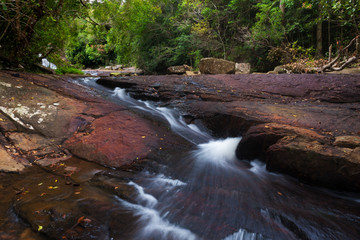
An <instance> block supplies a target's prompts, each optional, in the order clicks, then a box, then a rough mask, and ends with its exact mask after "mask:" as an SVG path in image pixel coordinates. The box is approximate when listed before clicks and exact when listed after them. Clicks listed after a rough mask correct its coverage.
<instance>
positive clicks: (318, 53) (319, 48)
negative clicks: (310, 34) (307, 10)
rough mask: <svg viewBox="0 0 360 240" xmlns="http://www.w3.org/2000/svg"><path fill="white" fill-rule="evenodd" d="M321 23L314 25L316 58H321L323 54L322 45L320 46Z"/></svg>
mask: <svg viewBox="0 0 360 240" xmlns="http://www.w3.org/2000/svg"><path fill="white" fill-rule="evenodd" d="M322 40H323V38H322V21H321V20H319V22H318V23H317V25H316V58H322V56H323V54H322V52H323V44H322Z"/></svg>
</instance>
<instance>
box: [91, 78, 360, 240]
mask: <svg viewBox="0 0 360 240" xmlns="http://www.w3.org/2000/svg"><path fill="white" fill-rule="evenodd" d="M87 84H88V85H91V86H92V87H93V86H94V84H93V83H87ZM107 93H108V94H111V95H112V97H113V98H116V99H118V100H121V102H122V103H123V104H126V105H127V106H128V107H130V108H133V109H135V110H136V109H137V110H140V111H142V112H145V113H149V114H151V115H154V116H156V117H158V118H162V119H164V120H165V121H167V122H168V124H169V125H170V127H171V129H172V130H173V131H174V132H175V133H177V134H179V135H180V136H182V137H183V138H184V139H186V140H187V141H189V142H191V143H193V144H194V149H189V153H188V155H187V157H186V158H184V159H181V160H177V161H173V163H172V164H171V165H169V166H166V167H165V168H164V169H163V171H162V172H160V173H156V174H155V173H151V172H147V171H144V172H142V173H140V174H139V177H138V178H137V179H135V180H134V181H133V182H129V183H128V185H129V186H132V187H133V188H134V189H135V190H136V192H137V198H136V199H135V200H136V203H130V202H127V201H126V200H124V199H120V198H117V201H118V203H119V204H120V205H121V206H122V207H125V208H126V209H128V210H129V211H131V212H132V213H133V214H134V216H137V217H138V220H137V223H136V224H137V229H138V230H137V232H136V233H135V234H134V236H133V237H132V239H164V240H168V239H224V240H247V239H249V240H254V239H355V238H356V237H357V236H360V227H357V228H354V223H357V224H358V225H360V218H359V217H358V216H359V215H358V213H359V212H360V210H359V207H360V206H359V203H357V202H356V201H354V200H353V199H344V198H341V197H340V196H338V195H336V194H335V193H331V194H329V193H328V192H326V191H325V190H323V189H316V188H310V187H306V186H303V185H302V184H300V183H298V182H297V181H295V180H294V179H291V178H288V177H285V176H283V175H279V174H273V173H269V172H267V171H266V170H265V165H264V164H263V163H261V162H258V161H252V162H251V163H249V162H247V161H239V160H237V159H236V156H235V149H236V146H237V145H238V143H239V141H240V138H227V139H213V138H212V137H211V136H210V135H209V134H208V133H207V132H206V131H203V130H200V128H198V127H197V126H195V125H192V124H190V125H189V124H186V123H185V121H184V120H183V119H182V118H181V115H180V114H179V113H178V112H177V111H175V110H172V109H168V108H163V107H156V106H155V105H154V104H152V103H150V102H144V101H137V100H135V99H133V98H131V97H130V96H129V95H128V94H127V93H126V92H125V90H124V89H119V88H117V89H115V90H114V91H108V92H107ZM349 209H354V211H356V213H355V214H354V215H352V213H351V212H352V211H349ZM355 225H356V224H355Z"/></svg>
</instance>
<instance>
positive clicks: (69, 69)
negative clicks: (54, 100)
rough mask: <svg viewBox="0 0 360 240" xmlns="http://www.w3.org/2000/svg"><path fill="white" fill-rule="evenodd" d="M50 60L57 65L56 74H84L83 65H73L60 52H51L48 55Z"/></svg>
mask: <svg viewBox="0 0 360 240" xmlns="http://www.w3.org/2000/svg"><path fill="white" fill-rule="evenodd" d="M48 60H49V61H50V62H51V63H53V64H55V65H56V66H57V68H56V70H55V73H56V74H60V75H62V74H80V75H82V74H84V73H83V72H82V71H81V70H79V69H81V68H83V65H81V64H77V65H72V64H71V63H70V62H68V61H67V60H66V59H64V58H62V57H61V56H60V55H59V54H51V55H49V56H48Z"/></svg>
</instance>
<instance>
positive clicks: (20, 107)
mask: <svg viewBox="0 0 360 240" xmlns="http://www.w3.org/2000/svg"><path fill="white" fill-rule="evenodd" d="M73 77H74V78H75V77H78V76H73ZM98 82H99V83H100V84H103V85H104V86H107V87H111V88H115V87H123V88H126V89H127V91H128V92H129V93H130V94H131V95H132V96H133V97H135V98H137V99H143V100H153V101H158V102H161V105H162V106H170V107H175V108H177V109H180V110H181V111H183V113H184V115H183V117H184V120H185V121H186V122H187V123H197V124H198V125H200V126H201V125H204V126H206V127H208V128H209V129H210V130H211V131H212V132H213V135H215V136H219V137H228V136H240V135H243V139H242V141H241V142H240V144H239V146H238V150H237V156H238V157H239V158H241V159H246V160H250V159H253V158H260V159H262V160H263V161H265V162H266V163H267V168H268V169H269V170H271V171H276V172H282V173H285V174H289V175H292V176H295V177H297V178H299V179H302V180H303V181H305V182H306V183H310V184H317V185H322V186H327V187H332V188H338V189H341V190H344V189H346V190H353V191H359V190H360V184H359V182H360V175H359V172H360V167H359V166H360V159H359V156H360V150H359V149H360V146H359V135H360V122H359V116H360V91H359V90H360V78H359V77H358V75H276V76H275V75H199V76H176V75H175V76H132V77H102V78H100V79H99V80H98ZM0 93H1V101H0V132H1V133H0V144H1V146H0V168H1V173H0V174H1V176H0V191H1V192H2V194H3V196H4V198H3V199H1V210H2V211H1V212H2V214H1V215H0V226H1V227H0V238H4V239H6V238H8V239H35V240H43V239H49V238H51V239H111V238H113V239H131V237H132V236H133V235H132V233H133V232H135V231H136V227H134V226H136V224H134V223H135V222H136V221H137V220H138V218H139V216H135V215H134V214H132V213H131V212H129V211H128V210H127V209H125V208H124V207H122V206H121V205H120V204H119V201H121V200H126V201H127V202H129V203H134V202H136V200H135V198H136V194H137V191H138V190H136V189H135V188H134V187H133V186H131V185H129V184H128V183H129V182H131V181H132V180H133V179H134V178H136V176H137V175H136V174H137V173H138V172H139V171H140V170H142V169H144V168H146V169H147V170H148V171H150V172H152V173H157V172H158V170H159V169H161V168H163V166H164V164H166V163H168V162H174V161H179V159H182V157H180V156H181V155H182V154H184V153H186V152H187V151H189V149H191V146H190V144H189V143H186V142H185V141H184V140H183V139H181V138H180V137H179V136H177V135H175V134H174V133H172V132H171V131H170V130H169V129H168V127H167V126H164V124H163V123H162V122H161V121H160V122H159V119H154V118H151V117H149V116H143V115H141V114H138V113H135V112H133V111H132V110H129V109H128V108H126V107H124V106H121V105H117V104H115V103H112V102H110V101H107V100H104V99H103V98H100V97H99V94H98V93H97V92H96V91H95V90H93V89H91V88H85V87H82V86H79V85H77V84H74V83H73V82H72V81H71V77H70V76H68V77H61V78H60V77H56V76H47V75H35V74H28V73H20V74H17V75H14V74H13V73H12V72H1V73H0ZM73 156H75V157H73ZM76 157H80V158H82V159H78V158H76ZM186 167H187V168H188V167H189V166H186ZM233 180H234V182H236V181H238V179H235V178H234V179H233ZM284 188H285V187H284ZM153 191H154V192H155V193H156V192H157V191H159V190H158V189H156V188H154V189H153ZM274 191H275V194H276V196H277V197H278V198H279V199H280V198H281V197H283V196H282V194H281V193H279V192H278V193H276V191H280V190H274ZM233 193H234V190H233V189H232V188H231V186H230V187H229V189H227V190H226V191H225V190H224V191H223V195H224V196H229V197H230V196H231V195H232V194H233ZM155 195H156V194H155ZM206 197H207V195H204V198H206ZM311 199H312V198H309V199H308V201H312V200H311ZM188 201H190V202H191V198H189V199H188ZM279 205H281V204H280V203H279ZM344 206H345V205H344ZM349 206H351V207H349V209H350V208H352V207H356V206H357V205H356V204H355V203H354V204H353V205H352V204H350V205H349ZM295 207H296V206H295ZM344 208H345V207H344ZM244 209H245V208H244ZM349 209H345V210H344V212H350V210H349ZM219 211H220V210H219ZM244 211H245V210H244ZM309 211H310V210H309ZM311 211H312V210H311ZM199 214H200V213H199ZM269 214H270V215H271V214H273V215H274V216H275V215H276V216H275V217H274V218H278V219H280V220H279V221H280V222H281V223H282V224H283V225H287V226H288V228H289V229H294V230H293V231H294V232H296V231H297V232H298V233H297V236H298V237H299V238H301V236H306V233H304V232H302V230H301V229H300V228H299V229H298V230H297V228H298V226H296V224H295V223H293V221H292V220H291V219H292V218H291V217H286V216H285V215H279V216H278V215H277V214H278V213H276V212H274V213H271V211H270V213H269ZM355 214H357V213H355ZM193 217H194V224H193V225H194V226H196V222H197V219H198V217H197V216H196V214H195V215H194V216H193ZM292 217H293V216H292ZM224 218H225V217H224ZM256 218H260V217H259V216H254V219H256ZM289 219H290V220H289ZM194 229H196V227H194ZM349 229H350V227H349ZM196 230H197V231H201V229H196ZM233 231H234V229H231V230H230V229H229V230H228V232H229V234H230V233H232V232H233ZM353 231H354V233H351V234H349V236H356V235H358V233H357V232H356V231H358V229H355V230H353ZM306 237H307V236H306Z"/></svg>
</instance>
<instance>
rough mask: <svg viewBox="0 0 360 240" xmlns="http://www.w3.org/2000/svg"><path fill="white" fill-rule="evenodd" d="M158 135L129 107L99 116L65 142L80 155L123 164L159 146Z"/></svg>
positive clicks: (143, 156) (96, 160)
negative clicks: (125, 109) (128, 108)
mask: <svg viewBox="0 0 360 240" xmlns="http://www.w3.org/2000/svg"><path fill="white" fill-rule="evenodd" d="M156 135H157V133H156V132H155V131H154V130H153V129H152V127H151V125H150V124H149V123H148V122H146V121H145V120H142V119H141V118H139V117H137V116H135V115H134V114H132V113H130V112H128V111H117V112H113V113H110V114H109V115H106V116H104V117H101V118H98V119H96V120H95V121H94V122H92V123H91V124H90V125H89V126H87V127H86V128H85V130H84V131H83V132H77V133H75V134H74V135H73V136H72V137H71V138H69V139H68V140H67V141H66V142H65V144H64V146H65V147H66V148H68V149H69V150H70V151H71V152H72V153H73V154H74V155H76V156H78V157H81V158H84V159H86V160H89V161H92V162H96V163H99V164H101V165H105V166H110V167H115V168H120V167H126V166H129V165H131V164H132V163H133V162H134V161H135V160H139V159H144V158H146V157H147V156H148V155H149V154H150V153H151V151H152V150H153V149H155V148H157V147H158V141H157V137H156Z"/></svg>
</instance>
